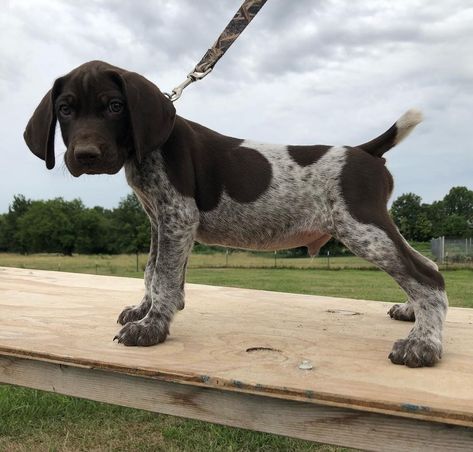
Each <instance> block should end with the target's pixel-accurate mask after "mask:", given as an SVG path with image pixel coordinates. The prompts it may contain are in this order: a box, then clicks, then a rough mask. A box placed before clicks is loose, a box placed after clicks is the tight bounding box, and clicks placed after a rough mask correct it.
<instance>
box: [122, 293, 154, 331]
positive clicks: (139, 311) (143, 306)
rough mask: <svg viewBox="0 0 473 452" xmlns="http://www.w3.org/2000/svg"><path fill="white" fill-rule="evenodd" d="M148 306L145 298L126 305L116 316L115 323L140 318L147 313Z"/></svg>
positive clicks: (125, 322)
mask: <svg viewBox="0 0 473 452" xmlns="http://www.w3.org/2000/svg"><path fill="white" fill-rule="evenodd" d="M150 307H151V303H150V302H149V301H148V300H146V299H145V300H143V301H142V302H141V303H140V304H137V305H135V306H127V307H126V308H125V309H123V311H122V312H121V313H120V315H119V316H118V319H117V323H119V324H120V325H125V324H127V323H128V322H135V321H136V320H141V319H142V318H143V317H145V316H146V314H148V311H149V309H150Z"/></svg>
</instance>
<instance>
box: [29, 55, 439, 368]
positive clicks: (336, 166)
mask: <svg viewBox="0 0 473 452" xmlns="http://www.w3.org/2000/svg"><path fill="white" fill-rule="evenodd" d="M56 120H59V123H60V126H61V132H62V138H63V140H64V143H65V145H66V146H67V151H66V153H65V163H66V166H67V168H68V169H69V171H70V172H71V174H72V175H73V176H76V177H78V176H80V175H81V174H102V173H108V174H115V173H117V172H118V171H119V170H120V169H121V168H122V167H125V174H126V178H127V181H128V183H129V184H130V186H131V187H132V188H133V190H134V191H135V193H136V195H137V196H138V198H139V200H140V201H141V204H142V205H143V208H144V210H145V211H146V213H147V215H148V217H149V219H150V222H151V249H150V253H149V259H148V263H147V266H146V271H145V287H146V294H145V296H144V298H143V300H142V301H141V303H140V304H138V305H136V306H131V307H127V308H125V309H124V310H123V312H122V313H121V314H120V316H119V317H118V322H119V323H121V324H122V325H124V326H123V328H122V329H121V330H120V332H119V333H118V334H117V336H116V339H118V342H121V343H123V344H125V345H141V346H147V345H153V344H158V343H160V342H163V341H164V340H165V339H166V337H167V335H168V334H169V325H170V323H171V320H172V318H173V316H174V314H175V313H176V311H177V310H179V309H183V307H184V280H185V272H186V265H187V260H188V257H189V254H190V252H191V249H192V246H193V243H194V240H198V241H199V242H202V243H207V244H212V245H215V244H217V245H223V246H229V247H236V248H244V249H251V250H256V249H258V250H277V249H282V248H292V247H299V246H306V247H307V248H308V250H309V253H310V254H311V255H315V254H316V253H317V252H318V250H319V249H320V247H321V246H322V245H323V244H324V243H326V242H327V241H328V240H329V239H330V237H335V238H337V239H338V240H340V241H341V242H343V243H344V244H345V245H346V246H347V247H348V248H349V249H350V250H351V251H353V253H355V254H356V255H357V256H361V257H363V258H365V259H367V260H368V261H370V262H372V263H373V264H375V265H377V266H378V267H380V268H381V269H383V270H384V271H386V272H387V273H388V274H390V275H391V276H392V277H393V278H394V279H395V280H396V281H397V282H398V284H399V285H400V286H401V288H402V289H404V291H405V292H406V294H407V300H408V301H407V302H406V303H404V304H401V305H395V306H393V307H392V308H391V309H390V311H389V315H390V316H391V317H392V318H394V319H398V320H408V321H414V320H415V324H414V327H413V328H412V330H411V332H410V333H409V335H408V337H407V338H406V339H401V340H398V341H397V342H395V344H394V347H393V349H392V352H391V354H390V355H389V358H390V359H391V361H392V362H393V363H395V364H405V365H407V366H410V367H421V366H432V365H434V364H435V363H436V362H437V361H438V360H439V359H440V358H441V354H442V327H443V323H444V320H445V315H446V311H447V305H448V302H447V296H446V293H445V284H444V280H443V278H442V276H441V274H440V273H439V272H438V268H437V266H436V265H435V264H434V263H433V262H432V261H430V260H429V259H427V258H426V257H424V256H422V255H421V254H419V253H417V252H416V251H415V250H414V249H412V248H411V247H410V246H409V245H408V243H407V242H406V241H405V240H404V238H403V237H402V236H401V235H400V233H399V231H398V230H397V228H396V226H395V225H394V223H393V221H392V220H391V218H390V217H389V214H388V211H387V208H386V204H387V201H388V198H389V196H390V194H391V192H392V189H393V180H392V177H391V175H390V173H389V172H388V170H387V169H386V166H385V160H384V158H382V155H383V154H384V153H385V152H386V151H388V150H389V149H391V148H392V147H393V146H395V145H396V144H398V143H399V142H400V141H401V140H402V139H403V138H404V137H405V136H406V135H407V134H408V133H409V132H410V131H411V130H412V129H413V128H414V127H415V126H416V125H417V124H418V123H419V122H420V121H421V114H420V113H419V112H417V111H414V110H410V111H408V112H407V113H406V114H404V116H402V117H401V118H400V119H399V120H398V121H397V122H396V123H395V124H394V125H393V126H392V127H391V128H390V129H388V130H387V131H386V132H384V133H383V134H382V135H380V136H379V137H377V138H375V139H374V140H371V141H368V142H367V143H364V144H361V145H359V146H322V145H316V146H284V145H274V144H263V143H256V142H252V141H248V140H240V139H236V138H231V137H227V136H224V135H220V134H219V133H217V132H214V131H213V130H210V129H207V128H206V127H203V126H201V125H199V124H196V123H195V122H192V121H189V120H186V119H184V118H181V117H179V116H177V115H176V112H175V109H174V106H173V104H172V103H171V102H170V101H169V100H168V99H167V98H166V97H165V96H164V95H163V94H162V93H161V91H160V90H159V89H158V88H157V87H156V86H155V85H154V84H153V83H151V82H150V81H148V80H147V79H145V78H144V77H142V76H140V75H138V74H136V73H133V72H128V71H126V70H124V69H120V68H118V67H114V66H111V65H109V64H107V63H103V62H100V61H92V62H89V63H85V64H83V65H82V66H79V67H78V68H76V69H74V70H73V71H72V72H70V73H69V74H67V75H65V76H64V77H61V78H59V79H57V80H56V81H55V83H54V85H53V87H52V89H51V90H50V91H49V92H48V93H47V94H46V96H45V97H44V98H43V100H42V101H41V103H40V104H39V106H38V107H37V108H36V110H35V112H34V114H33V116H32V118H31V119H30V121H29V123H28V125H27V127H26V131H25V134H24V137H25V140H26V143H27V145H28V147H29V148H30V149H31V151H32V152H33V153H34V154H35V155H36V156H38V157H39V158H41V159H43V160H45V162H46V167H47V168H49V169H51V168H53V167H54V132H55V127H56Z"/></svg>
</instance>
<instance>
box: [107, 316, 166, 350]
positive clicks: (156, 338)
mask: <svg viewBox="0 0 473 452" xmlns="http://www.w3.org/2000/svg"><path fill="white" fill-rule="evenodd" d="M168 334H169V325H168V324H167V323H162V322H160V321H159V320H157V319H148V318H144V319H142V320H139V321H137V322H128V323H127V324H126V325H125V326H124V327H123V328H122V329H121V330H120V331H119V333H118V334H117V335H116V336H115V337H114V338H113V340H115V339H117V340H118V343H119V344H124V345H138V346H141V347H147V346H149V345H156V344H159V343H160V342H164V341H165V340H166V337H167V336H168Z"/></svg>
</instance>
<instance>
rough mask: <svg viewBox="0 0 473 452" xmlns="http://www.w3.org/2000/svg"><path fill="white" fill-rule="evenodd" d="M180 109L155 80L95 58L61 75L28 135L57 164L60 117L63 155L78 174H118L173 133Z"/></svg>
mask: <svg viewBox="0 0 473 452" xmlns="http://www.w3.org/2000/svg"><path fill="white" fill-rule="evenodd" d="M175 115H176V111H175V109H174V106H173V104H172V102H171V101H170V100H169V99H167V98H166V97H165V96H164V95H163V94H162V93H161V91H160V90H159V89H158V88H157V87H156V86H155V85H153V83H151V82H150V81H148V80H147V79H145V78H144V77H142V76H141V75H138V74H136V73H134V72H128V71H125V70H124V69H120V68H117V67H115V66H111V65H109V64H107V63H104V62H101V61H91V62H89V63H85V64H83V65H82V66H79V67H78V68H76V69H74V70H73V71H72V72H70V73H69V74H67V75H65V76H64V77H61V78H59V79H57V80H56V81H55V82H54V85H53V87H52V89H51V90H50V91H49V92H48V93H47V94H46V96H44V98H43V100H42V101H41V103H40V104H39V105H38V107H37V108H36V110H35V112H34V113H33V116H32V117H31V119H30V120H29V122H28V125H27V127H26V130H25V133H24V138H25V141H26V144H27V145H28V147H29V148H30V150H31V152H33V153H34V154H35V155H36V156H38V157H39V158H41V159H43V160H44V161H45V162H46V167H47V168H48V169H51V168H54V163H55V158H54V132H55V128H56V122H57V121H59V124H60V126H61V134H62V138H63V140H64V144H65V145H66V147H67V150H66V153H65V156H64V160H65V163H66V166H67V168H68V169H69V171H70V172H71V174H72V175H73V176H76V177H77V176H80V175H81V174H84V173H86V174H101V173H107V174H115V173H116V172H118V171H119V170H120V168H121V167H122V166H123V164H124V163H125V161H126V160H128V159H129V158H136V160H137V161H138V162H140V161H141V160H142V159H143V157H144V156H145V155H146V153H148V152H150V151H151V150H153V149H156V148H159V147H160V146H161V145H162V144H163V143H164V142H165V141H166V140H167V138H168V137H169V134H170V133H171V130H172V127H173V125H174V119H175Z"/></svg>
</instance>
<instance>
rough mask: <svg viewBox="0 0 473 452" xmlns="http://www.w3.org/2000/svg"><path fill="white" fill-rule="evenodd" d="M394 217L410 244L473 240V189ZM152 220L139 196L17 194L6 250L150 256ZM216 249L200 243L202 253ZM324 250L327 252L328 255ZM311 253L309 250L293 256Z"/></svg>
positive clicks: (0, 239)
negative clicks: (101, 202) (92, 200)
mask: <svg viewBox="0 0 473 452" xmlns="http://www.w3.org/2000/svg"><path fill="white" fill-rule="evenodd" d="M391 215H392V217H393V219H394V221H395V223H396V224H397V226H398V228H399V230H400V231H401V233H402V234H403V235H404V237H406V239H407V240H409V241H426V240H430V239H431V238H432V237H439V236H442V235H444V236H453V237H471V236H473V191H471V190H468V189H467V188H466V187H453V188H452V189H451V190H450V191H449V192H448V194H447V195H446V196H445V197H444V198H443V199H442V200H441V201H435V202H433V203H432V204H425V203H422V199H421V197H420V196H418V195H415V194H414V193H407V194H403V195H401V196H399V197H398V198H397V199H396V200H395V201H394V202H393V204H392V207H391ZM149 228H150V227H149V222H148V219H147V217H146V214H145V213H144V212H143V210H142V208H141V206H140V204H139V202H138V200H137V198H136V197H135V195H134V194H130V195H128V196H127V197H125V198H123V199H122V200H121V201H120V203H119V205H118V207H116V208H114V209H105V208H103V207H93V208H87V207H85V206H84V204H83V203H82V201H81V200H79V199H74V200H72V201H65V200H64V199H62V198H56V199H51V200H31V199H27V198H25V197H24V196H23V195H15V196H14V197H13V201H12V203H11V204H10V207H9V209H8V212H7V213H5V214H2V215H0V251H9V252H19V253H37V252H47V253H62V254H66V255H72V253H81V254H119V253H138V252H147V251H148V249H149V236H150V233H149ZM211 249H212V248H211V247H206V246H204V245H197V250H199V251H209V250H211ZM326 250H330V251H331V254H338V253H337V252H339V251H340V245H339V244H337V243H336V242H334V241H331V242H329V243H328V244H327V245H326V246H325V249H324V251H326ZM324 251H322V252H324ZM302 254H304V255H305V248H299V249H296V250H294V251H292V252H291V255H294V256H297V255H302Z"/></svg>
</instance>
